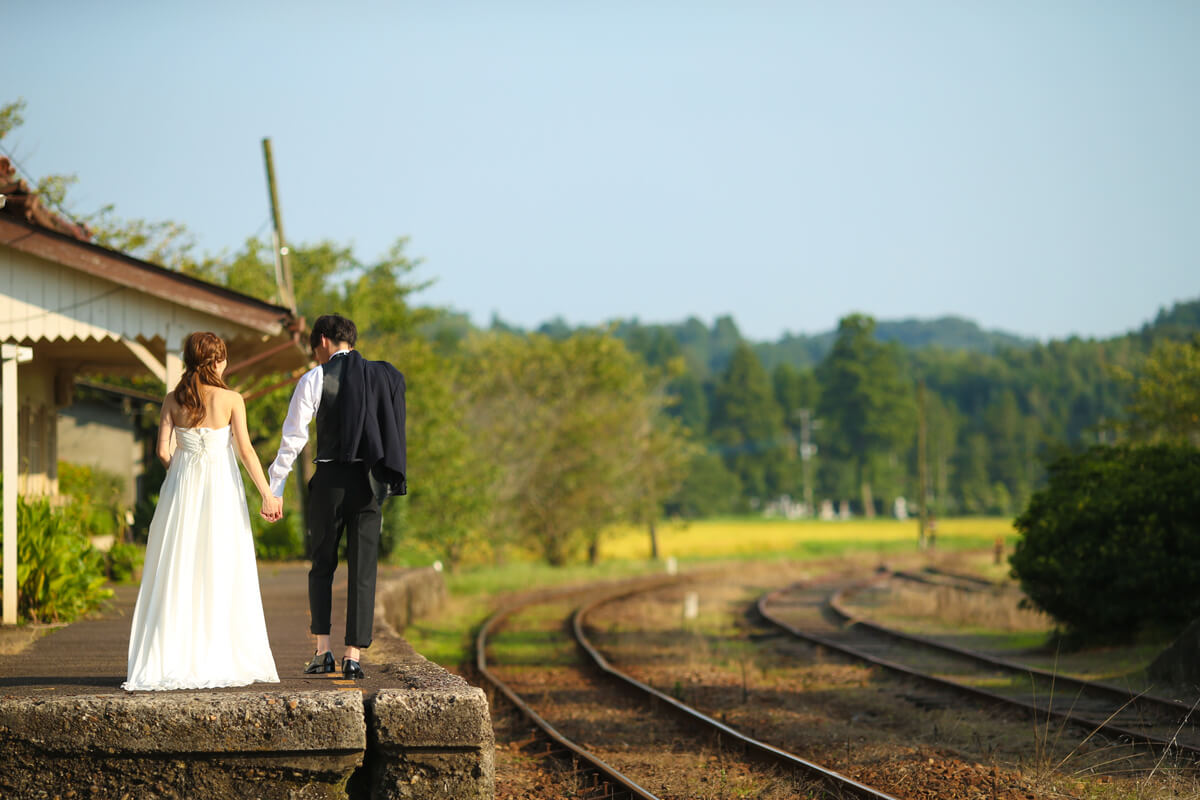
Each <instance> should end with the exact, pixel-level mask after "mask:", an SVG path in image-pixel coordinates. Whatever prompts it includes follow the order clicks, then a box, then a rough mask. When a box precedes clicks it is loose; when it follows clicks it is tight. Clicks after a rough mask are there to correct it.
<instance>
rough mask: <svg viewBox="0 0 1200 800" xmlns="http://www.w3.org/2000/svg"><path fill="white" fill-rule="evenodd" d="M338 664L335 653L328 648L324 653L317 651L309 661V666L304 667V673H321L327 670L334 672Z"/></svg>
mask: <svg viewBox="0 0 1200 800" xmlns="http://www.w3.org/2000/svg"><path fill="white" fill-rule="evenodd" d="M336 666H337V665H336V664H335V663H334V661H333V653H331V652H330V651H328V650H326V651H325V652H324V653H317V654H316V655H314V656H313V657H312V661H309V662H308V666H306V667H305V668H304V674H305V675H320V674H323V673H326V672H333V670H334V668H335V667H336Z"/></svg>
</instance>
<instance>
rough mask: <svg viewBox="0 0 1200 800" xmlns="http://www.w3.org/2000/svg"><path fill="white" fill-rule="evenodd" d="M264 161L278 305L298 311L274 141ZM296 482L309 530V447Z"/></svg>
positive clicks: (302, 455) (268, 145)
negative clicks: (276, 172)
mask: <svg viewBox="0 0 1200 800" xmlns="http://www.w3.org/2000/svg"><path fill="white" fill-rule="evenodd" d="M262 147H263V160H264V161H265V162H266V165H267V194H268V196H269V198H270V200H271V222H272V223H273V229H272V231H271V239H272V242H273V244H274V245H275V285H276V286H278V287H279V302H280V303H282V304H283V305H285V306H287V307H288V308H290V309H291V310H292V316H293V317H294V316H296V314H297V313H298V312H297V310H296V292H295V291H294V290H293V288H292V264H291V261H290V260H289V259H288V246H287V240H285V239H284V238H283V214H282V213H281V212H280V210H279V194H278V192H276V190H275V162H274V160H273V159H272V158H271V139H270V138H269V137H267V138H264V139H263V140H262ZM296 471H297V473H298V474H297V476H296V477H297V478H298V480H297V481H296V489H297V491H298V492H299V494H300V519H301V520H302V521H303V523H304V530H305V531H307V530H308V479H309V478H311V477H312V467H311V465H310V463H309V459H308V445H307V444H305V445H304V447H303V448H301V449H300V452H299V453H298V454H297V456H296Z"/></svg>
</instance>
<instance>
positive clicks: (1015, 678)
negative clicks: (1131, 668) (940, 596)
mask: <svg viewBox="0 0 1200 800" xmlns="http://www.w3.org/2000/svg"><path fill="white" fill-rule="evenodd" d="M890 577H891V576H890V575H881V576H878V577H877V578H876V579H875V580H874V581H871V582H867V583H864V582H861V581H858V582H853V583H848V582H843V583H841V584H839V585H836V586H819V585H816V586H793V587H789V588H788V589H783V590H776V591H774V592H768V593H766V594H764V595H762V596H761V597H760V598H759V600H758V602H757V603H756V608H757V610H758V612H759V613H760V614H761V615H762V617H763V618H764V619H766V620H767V621H769V622H770V623H772V624H773V625H775V626H776V627H777V628H779V629H780V630H783V631H786V632H787V633H788V634H790V635H792V636H795V637H797V638H799V639H803V640H805V641H807V642H809V643H810V644H815V645H818V646H821V647H824V648H827V649H831V650H835V651H838V652H841V653H844V654H846V655H848V656H851V657H853V658H856V659H859V660H862V661H865V662H867V663H870V664H873V665H876V666H879V667H882V668H884V669H886V670H889V671H891V672H893V673H898V674H902V675H905V676H907V677H910V678H914V679H916V680H919V681H922V682H924V683H925V684H928V685H931V686H934V687H937V688H938V689H939V690H944V691H949V692H953V693H954V694H957V695H959V696H965V697H970V698H972V699H973V700H976V701H982V702H985V703H990V704H999V705H1003V706H1006V707H1009V708H1014V709H1019V710H1020V711H1022V712H1023V713H1026V714H1029V715H1031V716H1032V717H1033V718H1034V719H1036V720H1039V721H1042V722H1046V721H1048V720H1056V721H1058V722H1060V723H1063V724H1067V725H1071V726H1075V727H1077V728H1079V729H1080V730H1081V731H1082V732H1083V733H1084V735H1085V736H1086V737H1089V738H1090V737H1096V736H1098V737H1102V738H1106V739H1110V740H1113V741H1119V742H1131V743H1136V744H1138V745H1141V746H1145V747H1148V748H1150V749H1151V750H1152V751H1154V752H1155V753H1158V754H1163V753H1170V754H1174V755H1177V756H1182V757H1184V758H1186V759H1191V760H1193V761H1195V760H1197V758H1200V727H1198V726H1197V725H1195V724H1193V721H1192V718H1193V716H1194V714H1193V712H1194V711H1195V710H1196V709H1195V706H1189V705H1187V704H1185V703H1181V702H1180V701H1178V700H1174V699H1171V698H1164V697H1158V696H1154V695H1151V694H1148V693H1144V692H1135V691H1131V690H1129V689H1126V688H1123V687H1120V686H1114V685H1111V684H1106V683H1100V682H1096V681H1087V680H1082V679H1078V678H1074V677H1071V676H1067V675H1062V674H1057V673H1054V672H1051V671H1047V670H1041V669H1037V668H1034V667H1030V666H1028V665H1024V664H1020V663H1017V662H1013V661H1009V660H1006V659H1002V658H998V657H996V656H993V655H989V654H985V653H980V652H977V651H973V650H968V649H966V648H961V647H957V646H954V645H950V644H946V643H944V642H940V641H937V640H935V639H932V638H929V637H923V636H917V635H913V634H908V633H904V632H901V631H898V630H895V629H892V628H888V627H886V626H883V625H880V624H878V623H876V622H873V621H871V620H869V619H865V618H863V617H861V616H858V615H856V614H854V613H853V612H852V611H850V609H849V608H848V606H847V602H846V598H847V596H848V595H849V594H851V593H853V592H859V591H864V590H865V589H866V588H867V587H868V586H869V585H871V584H876V583H878V582H879V581H883V580H888V579H889V578H890ZM900 577H903V578H905V579H908V580H912V576H911V575H909V574H905V575H903V576H900ZM930 582H933V583H936V584H938V585H944V580H943V579H938V580H934V581H930ZM952 582H954V581H952ZM956 583H957V585H958V587H959V588H965V589H968V590H970V587H969V585H968V584H965V583H964V582H962V581H956ZM986 589H987V587H985V586H982V585H979V586H976V587H974V590H986ZM985 686H986V687H987V688H984V687H985Z"/></svg>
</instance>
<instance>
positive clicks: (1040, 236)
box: [0, 0, 1200, 339]
mask: <svg viewBox="0 0 1200 800" xmlns="http://www.w3.org/2000/svg"><path fill="white" fill-rule="evenodd" d="M0 30H3V31H4V33H5V47H4V59H3V63H4V66H3V68H0V102H9V101H12V100H15V99H17V98H24V99H25V101H26V103H27V107H26V109H25V119H26V123H25V125H24V126H23V127H22V128H21V129H20V130H18V131H17V132H15V133H13V134H12V135H10V136H9V137H7V138H6V139H5V140H4V143H3V146H4V148H5V149H6V150H8V151H9V152H11V153H12V154H13V155H15V156H16V158H17V159H18V161H19V162H20V164H21V165H22V166H23V167H24V168H25V170H26V172H28V173H31V174H32V175H33V176H34V177H35V178H36V177H40V176H41V175H44V174H48V173H75V174H76V175H77V176H78V178H79V182H78V184H77V185H76V186H75V187H74V189H73V190H72V194H71V198H72V200H71V203H70V205H69V208H70V209H71V210H72V211H74V212H76V213H87V212H91V211H95V210H96V209H97V208H99V207H100V206H102V205H104V204H106V203H115V204H116V211H117V213H118V214H119V215H121V216H124V217H143V218H148V219H152V220H159V219H172V220H177V221H180V222H183V223H185V224H186V225H187V226H188V227H190V228H191V229H192V230H193V231H194V233H195V234H196V236H197V239H198V242H199V245H200V248H201V249H202V250H204V251H209V252H214V253H217V252H222V251H225V252H232V251H233V250H235V249H236V248H237V247H239V245H240V244H241V243H242V242H243V241H244V240H245V239H246V238H247V237H250V236H254V235H256V234H268V233H269V205H268V200H267V192H266V184H265V178H264V169H263V161H262V149H261V140H262V138H263V137H264V136H269V137H271V139H272V145H273V148H274V156H275V162H276V172H277V177H278V186H279V191H280V195H281V205H282V209H283V216H284V222H285V230H286V233H287V235H288V238H289V239H290V240H292V241H293V242H315V241H318V240H322V239H330V240H333V241H335V242H338V243H340V244H351V245H353V246H354V247H355V249H356V252H357V253H358V255H359V256H360V258H361V259H363V260H366V261H370V260H373V259H375V258H377V257H378V256H380V255H381V254H382V253H384V252H385V251H386V249H387V248H388V247H389V246H390V245H391V243H392V242H393V241H395V240H396V239H397V238H398V237H401V236H407V237H409V239H410V241H409V245H408V252H409V254H410V255H412V256H415V257H418V258H420V259H422V260H423V264H422V266H421V269H420V276H421V277H424V278H431V279H434V280H435V281H436V283H435V285H434V286H433V287H432V288H430V289H428V290H426V291H425V292H423V293H422V294H421V295H419V296H418V297H417V301H418V302H422V303H427V304H436V305H445V306H450V307H453V308H456V309H458V310H462V311H466V312H469V313H470V314H471V315H472V317H473V318H474V319H475V321H476V322H477V323H480V324H486V323H487V322H488V321H489V320H490V318H491V315H492V314H493V313H496V314H498V315H499V316H500V317H501V318H503V319H504V320H506V321H508V322H510V323H515V324H519V325H523V326H527V327H532V326H535V325H537V324H539V323H541V322H543V321H545V320H547V319H550V318H552V317H555V316H559V315H561V316H562V317H563V318H565V319H566V320H567V321H568V322H570V323H572V324H580V323H598V322H602V321H604V320H608V319H612V318H616V317H622V318H628V317H633V316H636V317H638V318H640V319H641V320H642V321H644V322H670V321H682V320H683V319H685V318H686V317H688V316H690V315H695V316H698V317H700V318H701V319H702V320H705V321H711V320H712V319H713V318H714V317H715V316H717V315H720V314H731V315H733V317H734V319H735V320H736V321H737V323H738V325H739V327H740V328H741V329H742V331H743V333H744V334H746V335H747V336H750V337H751V338H754V339H774V338H776V337H778V336H779V335H780V334H782V333H783V332H784V331H792V332H796V333H817V332H821V331H824V330H828V329H830V328H832V327H834V326H835V325H836V323H837V320H838V318H839V317H841V316H842V315H844V314H846V313H849V312H851V311H862V312H866V313H869V314H872V315H874V316H876V317H877V318H880V319H896V318H904V317H922V318H928V317H935V316H940V315H943V314H955V315H959V316H964V317H967V318H970V319H973V320H975V321H976V322H978V323H979V324H981V325H983V326H984V327H986V328H999V329H1003V330H1006V331H1010V332H1013V333H1017V334H1022V335H1026V336H1033V337H1038V338H1042V339H1046V338H1051V337H1052V338H1059V337H1063V336H1068V335H1071V334H1078V335H1082V336H1095V337H1104V336H1109V335H1113V334H1116V333H1120V332H1123V331H1126V330H1128V329H1131V328H1135V327H1137V326H1139V325H1140V324H1142V323H1143V322H1145V321H1146V320H1148V319H1150V318H1152V317H1153V316H1154V314H1155V313H1156V311H1157V310H1158V309H1159V308H1160V307H1163V306H1169V305H1171V304H1172V303H1173V302H1174V301H1177V300H1189V299H1196V298H1197V297H1200V45H1198V43H1200V3H1197V2H1195V1H1194V0H1154V2H1137V1H1136V0H1121V2H1107V1H1106V0H1081V1H1080V2H1068V1H1066V0H1063V1H1059V0H1003V2H1001V1H1000V0H995V1H994V2H974V1H973V0H943V1H942V2H933V1H929V2H926V1H923V0H877V1H876V2H859V1H856V0H847V1H845V2H843V1H842V0H839V1H838V2H825V1H823V0H821V1H815V0H814V1H813V2H807V1H806V0H790V1H784V2H756V0H727V1H726V0H722V1H720V2H706V1H705V0H692V1H691V2H674V1H672V0H603V1H602V2H592V1H591V0H560V1H559V2H549V1H548V0H546V1H543V2H535V1H534V0H525V1H523V2H521V1H518V0H484V1H483V2H459V1H457V0H429V1H428V2H400V1H397V2H337V3H329V2H319V3H318V2H310V1H309V0H288V2H258V1H257V0H240V2H227V0H216V1H215V2H205V3H174V2H159V1H157V0H145V1H139V2H129V1H127V0H110V2H104V3H99V2H92V1H91V0H87V1H85V0H53V1H52V2H34V0H4V2H3V3H2V4H0Z"/></svg>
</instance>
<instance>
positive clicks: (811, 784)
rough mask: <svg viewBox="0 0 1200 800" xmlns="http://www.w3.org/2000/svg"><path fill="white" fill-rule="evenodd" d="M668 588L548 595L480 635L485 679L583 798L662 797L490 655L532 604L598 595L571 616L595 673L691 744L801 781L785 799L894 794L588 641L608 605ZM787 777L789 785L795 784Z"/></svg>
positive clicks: (682, 792)
mask: <svg viewBox="0 0 1200 800" xmlns="http://www.w3.org/2000/svg"><path fill="white" fill-rule="evenodd" d="M666 585H668V582H667V581H664V580H662V579H658V580H654V581H640V582H637V583H635V584H633V585H628V586H623V587H620V588H614V589H612V590H610V591H608V592H606V593H604V594H603V595H602V596H599V597H596V596H595V590H584V591H583V592H581V590H573V591H572V590H568V591H564V592H560V593H555V594H552V595H547V596H543V597H542V598H540V599H534V600H532V601H529V602H525V603H521V604H516V605H513V606H509V607H506V608H504V609H501V610H500V611H498V612H497V613H495V614H494V615H493V616H492V617H490V618H489V619H488V620H487V621H486V622H485V623H484V625H483V626H482V627H481V628H480V630H479V633H478V635H477V637H476V642H475V653H476V667H477V669H478V671H479V674H480V675H481V676H482V677H483V678H484V679H485V680H486V681H487V682H488V683H490V684H491V685H492V687H493V688H494V689H495V691H496V692H499V693H500V694H501V695H503V696H504V697H505V698H507V700H508V701H509V702H510V703H511V704H512V705H513V706H514V707H515V708H516V709H518V710H519V712H520V713H521V714H522V715H524V716H525V717H526V718H527V719H528V720H529V721H530V723H531V724H533V725H534V726H536V727H537V729H538V730H539V731H541V735H542V736H543V737H544V739H545V741H546V743H547V744H546V748H545V750H544V755H545V757H547V758H556V759H558V760H559V761H560V762H567V763H568V766H567V767H566V770H567V771H568V772H569V773H570V774H571V775H572V776H574V777H575V778H576V779H577V780H578V779H579V778H582V779H583V780H582V783H583V785H584V786H585V787H586V788H585V789H584V792H583V793H581V794H580V795H579V796H581V797H589V798H591V797H595V798H599V797H636V798H655V797H657V796H659V795H656V794H653V793H652V792H651V791H650V790H649V789H648V788H647V785H648V781H646V780H642V779H640V778H639V777H638V776H631V775H629V774H627V773H628V772H630V771H631V770H623V769H621V768H618V767H617V766H614V765H613V764H612V763H610V761H611V759H606V758H604V757H602V756H601V755H600V754H598V753H596V752H595V751H594V750H592V749H589V748H588V747H585V746H583V745H581V744H580V743H578V742H577V741H573V740H572V739H571V738H570V737H568V736H567V735H565V734H564V733H563V732H562V731H561V730H560V728H561V727H562V726H561V725H559V726H556V725H555V724H554V722H552V721H551V720H548V719H547V718H546V717H545V716H543V715H542V714H540V713H539V712H538V711H536V710H535V709H534V708H533V704H532V703H530V702H529V701H528V700H527V699H526V698H524V697H522V696H521V694H520V693H519V692H518V691H516V690H515V689H514V688H513V687H512V686H511V685H510V684H509V681H506V680H505V679H504V678H503V677H502V676H501V675H500V674H499V673H498V672H497V669H495V668H494V667H495V666H496V665H495V664H491V663H489V661H488V657H487V653H488V650H489V644H490V637H493V636H495V635H496V633H497V631H499V630H500V629H501V628H502V627H503V626H504V625H505V624H506V623H507V622H509V621H510V620H512V619H513V618H514V617H515V616H517V615H518V614H521V613H523V612H524V611H525V610H527V609H528V608H530V607H531V606H532V605H535V604H537V603H539V602H543V603H546V602H550V603H556V604H560V605H561V604H563V603H564V602H566V601H569V600H571V599H572V598H573V597H574V596H577V595H579V594H589V595H591V596H590V597H589V598H588V600H587V602H585V603H584V604H583V605H582V606H580V607H577V608H575V609H574V610H573V613H571V614H570V625H569V630H570V632H571V634H572V635H573V636H574V638H575V641H576V643H577V645H578V647H579V648H580V649H581V651H582V652H583V653H585V654H586V656H587V660H588V661H589V662H590V664H591V666H592V668H594V669H595V670H598V671H599V672H600V673H601V674H602V675H603V676H604V677H605V678H606V679H607V680H606V683H608V685H609V686H612V687H619V689H620V691H622V692H624V693H627V694H630V695H632V696H633V697H635V698H636V702H637V703H638V704H639V705H641V706H642V707H643V708H644V707H645V706H646V705H647V704H649V705H650V706H651V708H652V709H653V710H654V716H655V717H658V716H661V715H663V714H665V713H668V712H669V713H670V714H672V715H676V717H677V719H678V720H680V722H678V723H677V724H678V725H680V726H681V727H682V729H684V730H687V731H688V732H689V733H690V737H691V740H692V744H691V745H690V746H692V747H695V748H697V749H699V748H701V747H703V746H704V742H706V741H713V740H714V739H717V740H719V741H720V743H721V744H720V750H721V753H722V754H723V757H725V758H739V759H743V760H747V761H752V762H755V763H756V764H759V765H765V767H766V769H767V770H768V774H770V775H779V774H791V775H797V776H800V780H799V781H798V782H797V781H789V783H790V785H791V786H793V787H795V789H796V790H797V791H796V792H792V791H787V790H785V793H784V794H782V795H779V796H809V797H815V796H822V797H836V798H850V797H854V798H872V799H873V800H886V799H887V798H891V797H892V796H891V795H888V794H886V793H884V792H882V791H879V790H877V789H874V788H872V787H870V786H866V785H864V784H862V783H859V782H858V781H855V780H853V779H851V778H849V777H847V776H845V775H842V774H840V773H837V772H835V771H833V770H829V769H826V768H824V767H822V766H820V765H818V764H815V763H812V762H810V761H807V760H805V759H803V758H801V757H800V756H797V755H795V754H792V753H788V752H786V751H784V750H782V749H780V748H777V747H774V746H772V745H770V744H767V743H765V742H761V741H758V740H756V739H754V738H752V737H750V736H747V735H745V734H743V733H741V732H739V731H737V730H734V729H733V728H731V727H729V726H727V725H725V724H724V723H722V722H720V721H718V720H716V719H713V718H711V717H709V716H706V715H704V714H702V713H701V712H699V711H697V710H696V709H694V708H692V707H691V706H688V705H687V704H685V703H682V702H681V701H679V700H678V699H676V698H674V697H671V696H669V695H667V694H665V693H663V692H660V691H658V690H656V689H654V688H653V687H651V686H648V685H646V684H644V683H641V682H640V681H638V680H636V679H635V678H633V677H631V676H629V675H628V674H626V673H624V672H622V671H621V670H620V669H617V668H616V667H614V666H613V665H611V664H610V663H609V662H608V661H607V660H606V659H605V658H604V657H603V655H601V654H600V652H599V651H598V650H597V649H596V647H595V646H594V645H593V644H592V642H591V641H590V640H589V638H588V636H587V632H586V628H587V625H586V618H587V615H588V614H589V613H590V612H592V611H594V610H595V609H597V608H599V607H600V606H602V605H604V604H606V603H610V602H614V601H616V600H618V599H622V598H627V597H629V596H631V595H635V594H637V593H640V592H650V591H654V590H656V589H661V588H663V587H664V586H666ZM671 736H672V737H674V738H672V739H671V741H670V745H669V746H671V747H679V741H680V740H679V734H678V733H673V734H671ZM643 746H645V745H643ZM684 778H685V776H684V775H680V776H677V778H676V780H677V781H678V782H680V783H682V782H683V779H684ZM784 780H785V781H787V780H788V779H784ZM660 782H661V781H660ZM658 791H659V793H660V794H661V795H662V796H670V797H676V796H679V797H682V796H687V791H688V790H687V789H686V787H683V786H680V787H679V788H678V789H677V790H676V789H673V788H672V787H671V786H669V785H668V786H666V787H665V790H664V789H659V790H658ZM797 792H799V793H797Z"/></svg>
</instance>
